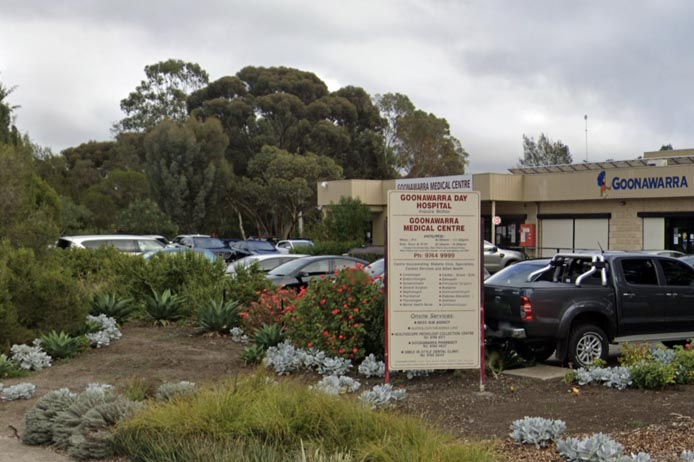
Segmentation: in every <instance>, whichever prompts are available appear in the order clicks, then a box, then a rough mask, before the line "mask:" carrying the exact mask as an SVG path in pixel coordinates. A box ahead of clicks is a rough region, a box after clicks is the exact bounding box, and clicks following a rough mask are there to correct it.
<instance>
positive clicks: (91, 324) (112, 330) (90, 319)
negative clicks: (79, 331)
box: [85, 314, 123, 348]
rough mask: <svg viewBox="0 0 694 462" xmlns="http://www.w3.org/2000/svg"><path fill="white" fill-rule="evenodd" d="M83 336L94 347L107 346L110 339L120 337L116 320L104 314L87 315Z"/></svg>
mask: <svg viewBox="0 0 694 462" xmlns="http://www.w3.org/2000/svg"><path fill="white" fill-rule="evenodd" d="M86 330H87V331H88V332H87V333H86V334H85V337H87V339H88V340H89V342H90V343H91V345H92V346H93V347H95V348H101V347H103V346H108V345H110V344H111V342H112V341H114V340H118V339H119V338H121V337H122V335H123V334H121V331H120V330H119V329H118V326H117V325H116V320H115V319H113V318H109V317H108V316H106V315H105V314H100V315H99V316H91V315H89V316H87V322H86Z"/></svg>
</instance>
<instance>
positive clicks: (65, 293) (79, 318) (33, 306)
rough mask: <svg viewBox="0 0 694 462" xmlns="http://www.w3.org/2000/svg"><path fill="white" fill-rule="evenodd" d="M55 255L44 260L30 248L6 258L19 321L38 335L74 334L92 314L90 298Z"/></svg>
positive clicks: (12, 253) (10, 289) (10, 292)
mask: <svg viewBox="0 0 694 462" xmlns="http://www.w3.org/2000/svg"><path fill="white" fill-rule="evenodd" d="M53 255H55V252H47V253H46V254H45V255H42V256H41V257H36V256H35V255H34V253H33V252H32V251H30V250H27V249H19V250H11V251H8V254H7V255H5V257H6V258H7V260H5V262H6V265H7V273H6V275H7V277H8V280H7V286H6V288H7V290H8V291H9V294H11V304H12V305H13V306H14V310H15V311H16V320H17V322H18V323H19V324H20V325H21V326H23V328H25V329H28V330H31V331H33V332H34V336H35V335H37V334H38V335H40V334H41V333H44V332H48V331H50V330H58V331H60V330H62V331H65V332H67V333H74V332H76V331H77V330H79V328H80V327H81V325H82V323H83V322H84V317H85V316H86V314H87V311H88V305H89V301H88V300H89V298H88V295H87V292H86V291H85V290H84V287H83V286H82V284H81V283H80V281H79V280H78V279H75V278H73V277H72V276H71V275H70V274H69V272H67V271H65V268H63V267H61V266H60V265H59V262H58V261H57V260H56V258H53Z"/></svg>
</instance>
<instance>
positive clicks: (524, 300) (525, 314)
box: [520, 295, 535, 321]
mask: <svg viewBox="0 0 694 462" xmlns="http://www.w3.org/2000/svg"><path fill="white" fill-rule="evenodd" d="M520 311H521V313H520V314H521V319H522V320H523V321H532V320H533V319H535V316H533V304H532V303H530V299H529V298H528V297H527V296H525V295H521V299H520Z"/></svg>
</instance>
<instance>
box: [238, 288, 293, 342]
mask: <svg viewBox="0 0 694 462" xmlns="http://www.w3.org/2000/svg"><path fill="white" fill-rule="evenodd" d="M296 298H297V293H296V291H295V290H291V289H280V288H277V287H273V288H271V289H265V290H263V291H261V292H260V293H259V294H258V300H257V301H253V302H251V303H250V304H249V305H247V307H246V309H245V310H244V311H243V313H241V318H242V319H241V325H242V326H243V329H244V330H245V331H246V332H250V333H251V335H253V334H254V333H255V332H256V331H257V330H258V329H260V328H261V327H262V326H263V325H265V324H268V325H269V324H282V322H283V321H282V319H283V316H284V315H285V313H287V312H288V311H291V310H293V309H294V307H295V303H296Z"/></svg>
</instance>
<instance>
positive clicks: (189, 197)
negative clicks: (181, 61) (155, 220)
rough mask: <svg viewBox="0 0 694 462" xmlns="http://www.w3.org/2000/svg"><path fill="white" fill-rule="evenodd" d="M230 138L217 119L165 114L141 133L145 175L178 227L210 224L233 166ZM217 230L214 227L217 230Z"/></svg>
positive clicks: (192, 229) (188, 228)
mask: <svg viewBox="0 0 694 462" xmlns="http://www.w3.org/2000/svg"><path fill="white" fill-rule="evenodd" d="M228 143H229V140H228V138H227V136H226V135H225V134H224V132H223V130H222V126H221V124H220V123H219V121H218V120H217V119H214V118H209V119H207V120H206V121H204V122H202V121H198V120H196V119H194V118H190V119H188V120H187V121H186V122H185V123H184V124H178V123H175V122H173V121H171V120H168V119H167V120H164V121H163V122H161V123H160V124H159V125H158V126H157V127H156V128H155V129H154V130H152V131H151V132H150V133H149V134H147V136H146V137H145V152H146V155H147V167H146V168H147V175H148V177H149V180H150V184H151V187H152V192H153V195H154V198H155V200H156V202H157V203H158V204H159V207H160V208H161V209H162V211H163V212H165V213H166V214H167V215H169V216H170V217H171V219H172V221H173V222H174V223H175V224H176V225H177V226H178V227H179V228H180V230H181V231H182V232H203V231H213V230H210V229H209V227H210V222H211V220H212V219H213V216H214V214H216V213H219V211H220V208H221V207H222V205H223V202H224V200H225V197H224V191H225V186H226V185H227V184H228V183H230V182H231V181H232V172H231V169H230V167H229V165H228V163H227V161H226V160H225V158H224V151H225V149H226V147H227V144H228ZM215 231H216V230H215Z"/></svg>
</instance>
